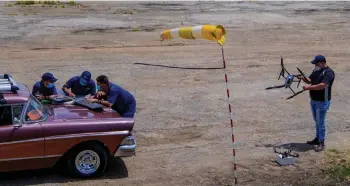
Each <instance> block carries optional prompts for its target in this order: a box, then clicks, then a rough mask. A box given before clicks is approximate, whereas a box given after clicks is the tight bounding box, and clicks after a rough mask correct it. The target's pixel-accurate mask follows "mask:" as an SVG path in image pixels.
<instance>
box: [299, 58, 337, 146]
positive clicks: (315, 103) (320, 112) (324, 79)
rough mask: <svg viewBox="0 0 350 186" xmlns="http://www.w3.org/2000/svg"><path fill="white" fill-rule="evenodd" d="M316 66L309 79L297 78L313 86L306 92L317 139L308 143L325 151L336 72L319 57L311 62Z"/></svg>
mask: <svg viewBox="0 0 350 186" xmlns="http://www.w3.org/2000/svg"><path fill="white" fill-rule="evenodd" d="M311 63H312V64H314V65H315V69H314V70H313V72H312V73H311V75H310V76H309V77H308V78H307V77H302V76H301V75H300V76H297V78H299V79H302V80H303V81H304V82H305V83H307V84H311V85H307V86H304V87H303V89H304V90H309V92H310V99H311V102H310V105H311V110H312V115H313V118H314V120H315V122H316V137H315V139H313V140H312V141H308V142H307V143H308V144H310V145H317V148H316V151H318V152H319V151H323V150H324V148H325V144H324V141H325V138H326V122H325V119H326V113H327V111H328V109H329V107H330V101H331V92H332V85H333V81H334V77H335V74H334V71H333V70H332V69H331V68H330V67H329V66H328V65H327V64H326V58H325V57H324V56H322V55H318V56H316V57H315V59H314V60H312V61H311Z"/></svg>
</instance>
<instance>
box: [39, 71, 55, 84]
mask: <svg viewBox="0 0 350 186" xmlns="http://www.w3.org/2000/svg"><path fill="white" fill-rule="evenodd" d="M41 79H42V80H43V81H46V80H49V81H51V82H53V83H54V82H56V81H57V79H56V78H55V77H54V76H53V74H51V73H50V72H46V73H45V74H43V76H41Z"/></svg>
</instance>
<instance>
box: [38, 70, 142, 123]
mask: <svg viewBox="0 0 350 186" xmlns="http://www.w3.org/2000/svg"><path fill="white" fill-rule="evenodd" d="M56 81H57V79H56V78H55V77H54V75H53V74H52V73H50V72H47V73H45V74H43V75H42V77H41V80H40V81H38V82H36V83H35V84H34V86H33V90H32V94H33V95H34V96H36V97H37V98H38V99H39V100H46V99H50V98H51V97H53V96H57V95H59V94H62V95H65V96H69V97H86V98H87V100H88V101H89V102H91V103H99V104H101V105H104V106H106V107H109V108H111V109H113V110H114V111H116V112H117V113H118V114H119V115H120V116H122V117H129V118H133V117H134V115H135V112H136V100H135V98H134V96H133V95H132V94H131V93H130V92H128V91H127V90H126V89H124V88H122V87H120V86H118V85H116V84H114V83H112V82H110V81H109V79H108V77H107V76H105V75H100V76H98V77H97V78H96V83H95V81H94V80H93V79H92V78H91V73H90V72H89V71H84V72H83V73H82V74H81V75H80V76H74V77H72V78H70V79H69V80H68V81H67V82H66V83H65V84H64V85H63V87H62V89H56V85H55V82H56Z"/></svg>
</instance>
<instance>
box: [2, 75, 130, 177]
mask: <svg viewBox="0 0 350 186" xmlns="http://www.w3.org/2000/svg"><path fill="white" fill-rule="evenodd" d="M133 126H134V120H133V119H132V118H123V117H121V116H119V115H118V114H117V113H116V112H114V111H112V110H110V109H109V108H103V111H102V112H95V111H92V110H90V109H88V108H86V107H83V106H77V105H74V104H71V105H64V104H58V105H52V104H50V105H45V104H42V103H41V102H40V101H38V100H37V99H36V98H35V97H34V96H32V95H31V93H30V91H29V89H28V87H27V86H25V85H24V84H20V83H16V82H15V81H14V80H13V78H12V77H11V76H10V75H8V74H4V75H0V172H7V171H18V170H28V169H41V168H50V167H53V166H55V165H57V164H59V165H60V166H61V167H62V166H63V167H64V168H66V170H68V171H69V173H70V174H72V175H74V176H78V177H94V176H99V175H102V173H103V172H104V171H105V169H106V166H107V163H108V159H109V158H108V157H109V156H116V157H130V156H133V155H134V154H135V149H136V140H135V138H134V137H133V135H132V130H133Z"/></svg>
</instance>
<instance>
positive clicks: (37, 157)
mask: <svg viewBox="0 0 350 186" xmlns="http://www.w3.org/2000/svg"><path fill="white" fill-rule="evenodd" d="M61 156H62V155H50V156H34V157H25V158H8V159H0V162H1V161H19V160H30V159H43V158H57V157H61Z"/></svg>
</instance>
